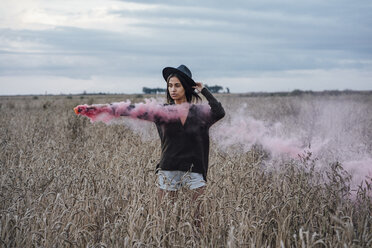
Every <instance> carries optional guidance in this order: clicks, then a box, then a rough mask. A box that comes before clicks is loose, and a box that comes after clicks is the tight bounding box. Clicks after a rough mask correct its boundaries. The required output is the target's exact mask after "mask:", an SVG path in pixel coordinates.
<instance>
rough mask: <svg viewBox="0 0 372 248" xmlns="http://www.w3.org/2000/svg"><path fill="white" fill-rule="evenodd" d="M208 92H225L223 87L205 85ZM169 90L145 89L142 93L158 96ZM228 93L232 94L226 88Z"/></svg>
mask: <svg viewBox="0 0 372 248" xmlns="http://www.w3.org/2000/svg"><path fill="white" fill-rule="evenodd" d="M204 86H205V87H206V88H208V90H209V91H210V92H212V93H220V91H222V90H223V87H222V86H219V85H214V86H208V85H207V84H205V85H204ZM166 90H167V89H165V88H148V87H143V88H142V92H143V93H144V94H158V93H165V92H166ZM226 93H230V89H229V88H226Z"/></svg>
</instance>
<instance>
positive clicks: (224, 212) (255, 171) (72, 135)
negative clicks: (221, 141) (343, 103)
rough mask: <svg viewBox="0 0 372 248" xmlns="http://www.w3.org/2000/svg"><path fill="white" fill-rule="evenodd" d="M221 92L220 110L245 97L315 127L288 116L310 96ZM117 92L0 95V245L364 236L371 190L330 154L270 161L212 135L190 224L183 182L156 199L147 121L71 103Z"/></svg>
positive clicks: (264, 115)
mask: <svg viewBox="0 0 372 248" xmlns="http://www.w3.org/2000/svg"><path fill="white" fill-rule="evenodd" d="M356 98H357V97H356ZM219 99H220V100H221V101H222V102H223V104H224V106H225V109H226V112H229V111H230V110H231V111H232V110H233V109H234V108H235V107H236V106H237V105H238V104H237V103H239V104H240V103H241V102H242V101H246V102H247V104H248V106H249V107H252V108H251V110H250V112H251V114H252V115H253V116H254V115H256V116H255V117H256V118H261V119H266V120H268V119H271V120H278V119H279V120H280V121H281V122H283V123H286V124H288V123H290V122H291V121H293V122H297V125H298V126H304V125H308V127H309V128H307V129H306V130H307V131H306V135H305V136H306V137H305V136H304V139H305V140H306V139H311V135H312V134H311V132H314V126H315V125H316V123H311V121H310V119H309V120H306V121H303V120H302V119H301V118H297V117H298V115H299V114H300V110H299V109H298V108H299V107H298V106H300V105H301V104H303V103H304V101H308V102H309V103H310V105H309V104H306V106H310V107H311V104H312V100H309V99H307V100H306V99H305V100H304V99H296V98H266V99H261V98H238V97H232V96H229V97H227V96H219ZM368 99H369V100H368V101H367V102H368V104H369V106H370V105H371V100H370V97H369V98H368ZM120 100H125V99H119V96H117V98H109V97H106V98H105V97H102V98H98V97H96V98H95V99H93V100H92V99H87V98H85V99H80V98H78V97H72V99H71V97H69V98H66V97H63V96H54V97H52V96H44V97H38V98H37V99H35V98H32V97H2V98H1V99H0V101H1V105H0V111H1V120H0V134H1V143H0V147H1V151H0V163H1V164H0V170H1V180H0V185H1V194H0V211H1V213H0V244H1V245H0V246H2V247H71V246H77V247H170V246H172V247H199V246H202V247H226V246H227V247H278V246H284V247H341V246H345V247H371V246H372V227H371V225H372V217H371V210H372V207H371V198H370V196H368V195H369V194H370V192H371V191H370V189H369V191H368V187H364V188H359V190H358V192H356V193H353V194H351V190H350V177H349V175H348V173H346V171H344V170H343V169H342V164H340V163H338V162H337V161H329V166H328V169H327V170H326V171H324V170H323V171H320V170H317V169H316V168H315V164H316V159H315V158H313V157H312V155H311V154H310V153H303V154H302V155H301V158H300V159H299V160H293V159H288V160H284V161H282V162H281V164H280V166H277V167H276V168H275V169H273V168H272V169H269V170H268V169H267V168H266V166H265V163H264V161H263V160H264V159H265V152H264V151H262V150H260V149H256V148H255V147H254V146H253V147H252V149H250V150H249V151H245V152H238V151H237V150H236V151H235V149H233V148H230V149H228V150H222V149H219V148H218V144H217V143H216V142H217V141H216V140H214V141H213V142H212V143H211V151H210V162H209V164H210V169H209V174H208V186H207V188H206V192H205V194H204V195H203V196H201V197H199V200H200V202H201V210H202V212H203V218H202V225H201V227H200V228H198V227H197V226H195V225H194V219H193V216H194V215H193V211H194V208H193V207H192V206H193V205H194V204H195V203H193V202H191V201H190V197H189V194H190V192H188V191H187V190H183V191H182V192H181V193H180V194H179V196H178V198H177V199H176V200H175V201H172V199H168V198H166V199H165V200H164V201H163V202H162V203H158V202H157V197H156V196H157V195H156V193H157V188H156V186H155V185H156V177H155V176H154V169H155V165H156V164H157V161H158V159H159V157H160V141H159V140H158V139H157V138H156V136H157V134H156V129H155V126H153V125H152V124H149V125H148V126H146V128H147V131H146V132H149V133H150V134H149V136H148V137H145V138H144V137H143V136H141V135H139V134H138V133H137V132H134V131H133V129H132V128H129V127H128V126H126V125H108V126H107V125H105V124H103V123H97V124H94V125H93V124H91V123H90V122H89V120H88V119H86V118H82V117H78V116H75V115H74V112H73V110H72V108H73V107H74V106H76V105H78V104H81V103H84V102H87V101H90V103H92V102H95V103H105V102H114V101H120ZM137 100H141V99H137ZM343 100H345V99H343ZM346 100H347V99H346ZM351 101H352V103H353V104H357V102H358V99H357V100H355V101H354V99H351ZM355 102H356V103H355ZM268 103H270V104H269V105H268ZM364 103H365V101H364ZM265 106H266V108H265ZM268 106H270V107H268ZM314 109H315V110H314ZM312 110H314V111H313V112H312V113H311V114H312V115H316V114H317V113H318V115H319V114H321V113H319V111H318V112H317V110H316V108H314V106H313V108H312ZM226 118H227V119H228V118H229V116H227V117H226ZM312 125H313V126H312ZM213 128H214V127H213ZM312 128H313V129H312ZM366 132H367V133H366V135H367V138H368V135H370V130H367V131H366ZM154 137H155V138H154ZM309 137H310V138H309ZM368 142H369V141H368ZM368 142H367V141H366V142H365V143H366V146H370V145H371V144H370V143H368ZM227 151H228V152H227ZM234 151H235V152H234Z"/></svg>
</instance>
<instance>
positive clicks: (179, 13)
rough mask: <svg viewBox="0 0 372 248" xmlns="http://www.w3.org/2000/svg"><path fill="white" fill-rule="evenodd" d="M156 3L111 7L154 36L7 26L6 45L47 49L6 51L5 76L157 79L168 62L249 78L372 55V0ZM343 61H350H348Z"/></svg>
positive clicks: (355, 62) (0, 69) (356, 64)
mask: <svg viewBox="0 0 372 248" xmlns="http://www.w3.org/2000/svg"><path fill="white" fill-rule="evenodd" d="M136 2H141V3H149V1H136ZM150 3H151V4H154V3H155V4H160V7H161V8H160V9H150V10H138V11H112V12H110V14H113V15H119V16H124V17H133V18H138V20H139V23H138V24H135V25H134V24H133V25H132V26H133V27H136V28H138V29H140V30H144V31H146V30H148V31H151V33H152V36H151V37H149V38H143V37H140V36H135V35H130V34H127V33H116V32H108V31H102V30H89V29H79V28H71V27H59V28H56V29H54V30H43V31H31V30H11V29H3V30H0V42H1V39H7V40H17V41H29V42H34V43H39V44H40V45H42V46H43V48H42V49H40V50H42V52H40V51H36V50H38V49H35V52H32V51H31V52H30V51H27V52H25V51H21V50H19V51H18V50H17V51H15V50H14V51H12V52H9V49H6V48H3V49H2V51H1V50H0V53H1V54H2V56H1V58H0V75H11V74H14V73H23V74H37V75H39V74H40V75H42V74H48V75H49V74H53V75H63V76H69V77H76V78H89V77H91V76H93V75H111V76H135V75H138V74H141V75H142V76H143V75H149V76H152V75H157V74H159V68H161V67H163V66H166V65H173V66H177V65H179V64H180V63H185V64H187V65H190V67H192V68H195V69H197V70H198V71H200V73H199V75H200V76H209V75H213V76H215V77H218V76H241V77H243V76H246V75H252V74H255V73H263V72H266V71H281V70H295V69H319V68H321V69H331V68H363V67H364V66H366V64H364V63H361V62H360V61H361V60H372V56H371V55H372V45H371V42H370V41H371V40H372V31H371V27H372V25H371V24H372V22H371V20H372V18H371V15H370V12H371V10H372V6H371V4H368V3H367V2H361V3H359V4H357V3H356V2H353V3H349V1H327V2H324V1H311V2H305V3H304V2H302V1H301V2H299V1H284V2H283V1H280V3H278V1H274V0H272V1H269V2H267V1H265V3H263V2H258V1H231V2H228V1H218V2H217V3H218V4H216V1H209V0H207V1H151V2H150ZM10 50H11V49H10ZM344 60H348V61H350V63H344V64H342V63H341V62H340V61H344ZM9 61H11V62H9ZM367 65H368V63H367Z"/></svg>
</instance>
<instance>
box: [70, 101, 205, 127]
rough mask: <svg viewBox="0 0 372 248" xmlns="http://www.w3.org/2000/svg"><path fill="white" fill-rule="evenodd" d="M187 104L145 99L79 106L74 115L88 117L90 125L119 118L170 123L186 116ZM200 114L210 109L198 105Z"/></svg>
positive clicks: (203, 105) (188, 105)
mask: <svg viewBox="0 0 372 248" xmlns="http://www.w3.org/2000/svg"><path fill="white" fill-rule="evenodd" d="M189 107H190V104H189V103H182V104H177V105H164V104H163V103H161V102H159V101H157V100H155V99H145V102H144V103H136V104H131V102H130V101H129V100H127V101H126V102H116V103H112V104H94V105H79V106H77V107H75V112H76V114H80V115H84V116H86V117H88V118H89V119H90V120H91V122H92V123H94V122H98V121H101V122H104V123H106V124H109V123H111V122H112V121H113V120H114V119H118V118H120V117H123V116H125V117H129V118H132V119H141V120H146V121H154V120H155V119H158V120H160V121H164V122H167V121H171V120H176V119H179V118H180V117H181V116H186V115H187V113H188V109H189ZM199 107H200V109H201V111H202V113H204V114H206V115H207V114H210V108H209V106H208V105H206V104H201V105H199Z"/></svg>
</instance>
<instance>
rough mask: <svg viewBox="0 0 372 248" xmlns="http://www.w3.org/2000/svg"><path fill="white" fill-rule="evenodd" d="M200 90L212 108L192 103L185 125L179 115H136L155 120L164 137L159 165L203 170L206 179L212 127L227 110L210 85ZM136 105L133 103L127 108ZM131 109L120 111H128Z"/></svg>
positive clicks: (184, 169) (158, 167) (162, 167)
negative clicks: (172, 117) (161, 116)
mask: <svg viewBox="0 0 372 248" xmlns="http://www.w3.org/2000/svg"><path fill="white" fill-rule="evenodd" d="M201 93H202V94H203V95H204V96H205V98H206V99H207V100H208V103H209V106H210V108H211V109H210V111H207V112H206V111H205V106H202V105H200V104H191V105H190V108H189V112H188V115H187V118H186V121H185V123H184V125H182V123H181V120H180V119H179V118H177V119H175V120H167V121H165V120H161V118H156V116H155V118H151V117H150V116H149V115H148V113H145V114H144V115H142V116H138V117H137V118H140V119H145V120H151V121H154V123H155V124H156V127H157V129H158V133H159V136H160V140H161V158H160V162H159V163H158V165H157V167H156V168H157V169H161V170H169V171H173V170H179V171H191V172H197V173H201V174H202V175H203V177H204V180H207V172H208V157H209V128H210V127H211V126H212V125H213V124H214V123H215V122H217V121H218V120H220V119H221V118H223V117H224V116H225V110H224V109H223V107H222V105H221V103H220V102H218V101H217V100H216V98H214V96H213V95H212V94H211V93H210V92H209V90H208V89H207V88H203V89H202V91H201ZM134 109H135V106H134V105H131V106H130V107H129V108H128V111H129V112H130V111H132V110H134ZM129 112H126V113H122V114H121V115H124V116H125V115H129Z"/></svg>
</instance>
